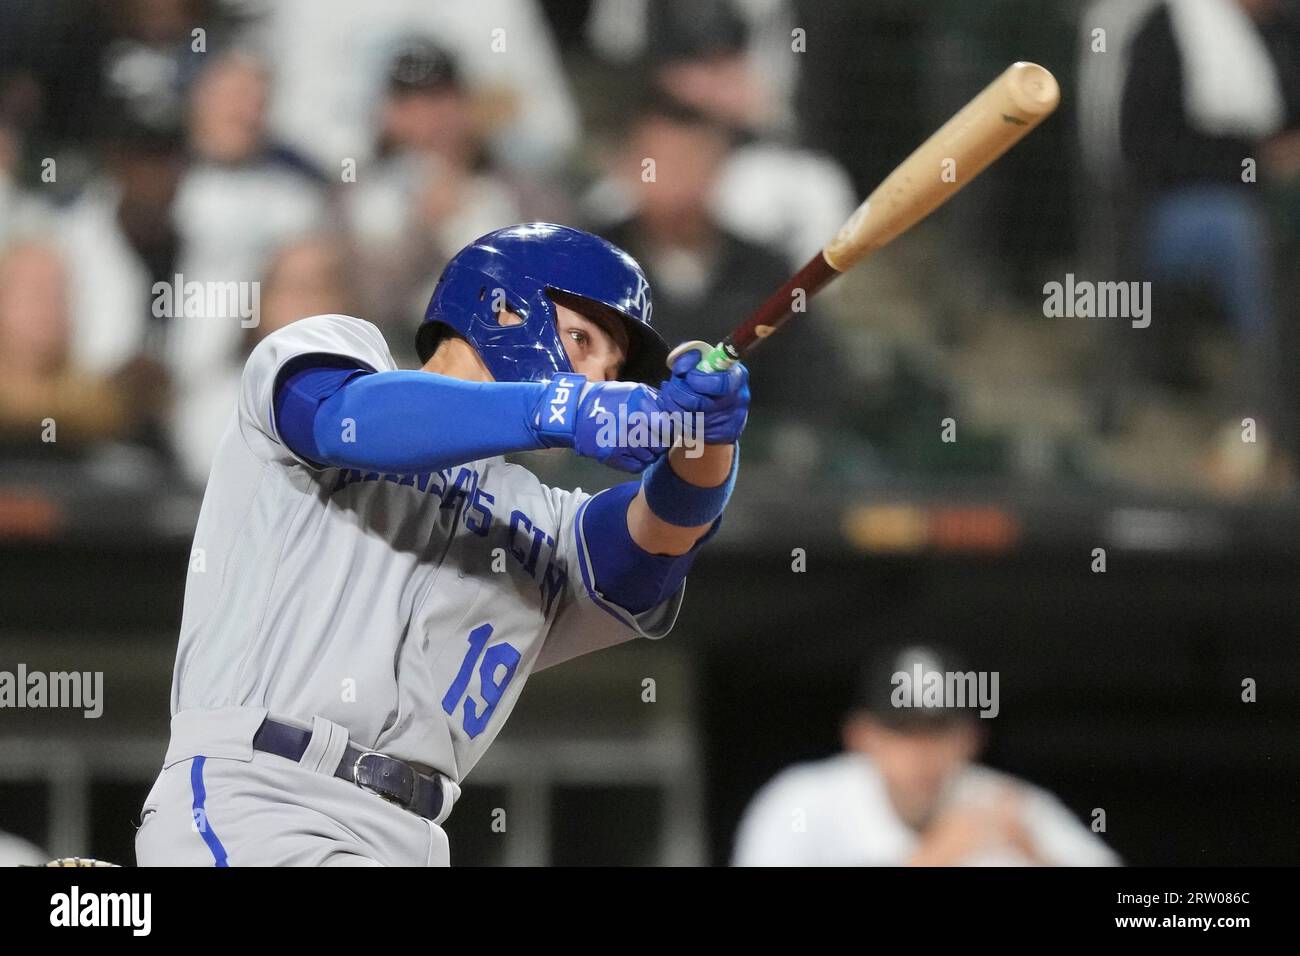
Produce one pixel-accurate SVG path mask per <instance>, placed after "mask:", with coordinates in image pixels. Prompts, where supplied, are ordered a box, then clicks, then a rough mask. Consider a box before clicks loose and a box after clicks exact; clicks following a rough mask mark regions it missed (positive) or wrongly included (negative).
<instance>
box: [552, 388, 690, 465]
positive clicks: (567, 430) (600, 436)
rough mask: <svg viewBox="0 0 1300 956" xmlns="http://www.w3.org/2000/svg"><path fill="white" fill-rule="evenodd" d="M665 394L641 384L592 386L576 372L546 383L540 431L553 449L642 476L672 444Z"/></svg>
mask: <svg viewBox="0 0 1300 956" xmlns="http://www.w3.org/2000/svg"><path fill="white" fill-rule="evenodd" d="M664 411H665V409H664V406H663V403H662V402H661V401H660V398H659V393H658V392H657V391H656V390H655V389H653V388H651V387H650V386H649V385H639V384H637V383H635V382H588V381H587V379H586V376H584V375H578V374H576V373H566V374H563V375H557V376H556V377H555V378H553V379H551V380H550V381H549V382H547V383H546V390H545V391H544V392H543V393H542V399H541V401H540V402H539V403H538V407H537V413H536V417H535V428H536V430H537V433H538V435H539V436H540V437H541V439H542V443H543V445H544V447H547V448H572V449H573V450H574V451H575V452H577V453H578V454H579V455H582V456H583V457H584V458H594V459H595V460H596V461H599V462H601V463H602V464H606V465H609V466H610V467H611V468H617V469H618V470H619V471H629V472H632V473H633V474H640V473H641V472H642V471H644V470H645V469H646V468H648V467H649V466H650V464H651V463H652V462H654V461H655V459H657V458H659V457H660V456H661V455H663V453H664V452H666V451H667V450H668V448H669V447H670V445H671V443H672V434H671V429H669V428H668V427H666V419H665V416H664Z"/></svg>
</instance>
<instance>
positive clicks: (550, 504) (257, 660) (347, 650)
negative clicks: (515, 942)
mask: <svg viewBox="0 0 1300 956" xmlns="http://www.w3.org/2000/svg"><path fill="white" fill-rule="evenodd" d="M310 353H324V354H330V355H336V356H344V357H346V358H348V359H351V360H354V361H355V362H357V363H358V364H359V365H361V366H364V367H366V368H369V369H373V370H375V371H384V370H391V369H394V368H396V365H395V364H394V362H393V357H392V355H391V354H390V353H389V350H388V347H387V345H386V344H385V342H384V339H383V336H382V335H381V334H380V332H379V330H378V329H377V328H375V326H373V325H371V324H370V323H368V322H364V321H361V320H360V319H356V318H352V317H349V316H344V315H321V316H315V317H313V318H308V319H302V320H300V321H298V322H295V323H293V324H292V325H290V326H288V327H286V328H284V329H281V330H280V331H278V332H275V333H274V334H272V335H270V336H268V337H267V338H266V339H265V340H264V341H263V342H261V343H260V344H259V345H258V346H257V348H256V349H255V350H254V351H253V354H252V355H251V356H250V358H249V360H248V363H247V366H246V367H245V370H244V374H243V379H242V383H241V388H240V396H239V406H238V409H237V410H236V412H235V414H234V415H233V417H232V418H231V421H230V424H229V426H228V428H227V429H226V432H225V434H224V436H223V438H222V440H221V444H220V448H219V450H218V452H217V455H216V458H215V462H214V464H213V467H212V472H211V476H210V478H209V481H208V488H207V493H206V495H205V497H204V500H203V507H202V511H201V513H200V516H199V521H198V527H197V530H196V532H195V536H194V553H193V555H192V557H191V571H190V575H189V580H188V583H187V586H186V591H185V609H184V616H183V621H182V627H181V637H180V647H179V650H178V652H177V658H176V668H175V675H174V680H173V685H172V713H173V715H176V714H179V713H186V712H193V711H209V710H214V709H218V708H232V707H236V708H256V709H264V710H266V711H269V712H270V714H272V715H275V716H284V717H291V718H296V719H298V720H301V721H308V722H309V721H311V720H312V718H313V717H318V718H323V719H325V720H328V721H332V722H334V723H335V724H338V725H340V726H342V727H344V728H346V730H347V732H348V735H349V736H350V737H351V739H352V741H353V742H354V743H356V744H357V745H359V746H362V747H368V748H372V749H374V750H378V751H381V752H383V753H387V754H390V755H392V756H394V757H399V758H402V759H405V760H409V761H413V762H416V763H420V764H424V765H426V766H428V767H432V768H434V769H436V770H438V771H440V772H442V773H444V774H446V775H448V776H449V777H450V778H451V779H452V780H454V781H457V782H458V781H460V780H461V779H462V778H463V777H464V776H465V774H467V773H468V772H469V770H470V769H471V768H472V767H473V766H474V764H475V763H476V762H477V761H478V760H479V758H480V757H482V755H483V752H484V751H485V750H486V749H487V747H488V746H489V745H490V744H491V742H492V740H493V739H494V738H495V737H496V735H497V733H498V732H499V731H500V730H501V726H502V724H503V723H505V720H506V717H507V716H508V715H509V713H510V711H511V709H512V708H513V707H514V705H515V701H516V700H517V699H518V697H519V693H520V691H521V690H522V688H523V685H524V682H525V681H526V680H527V678H528V676H529V675H530V674H531V673H532V672H533V671H534V670H537V669H540V668H543V667H548V666H550V665H553V664H557V663H560V662H562V661H565V660H568V659H570V658H573V657H576V656H578V655H580V654H584V653H587V652H589V651H593V650H597V649H599V648H602V647H608V646H610V645H613V644H617V643H619V642H621V641H624V640H627V639H629V638H631V637H635V636H637V635H642V636H646V637H661V636H663V635H664V634H666V633H667V632H668V630H669V629H670V628H671V627H672V625H673V622H674V620H675V618H676V616H677V611H678V608H679V607H680V605H681V597H682V592H681V590H679V591H678V593H677V594H676V595H674V596H673V597H672V598H670V599H669V600H668V601H666V602H664V604H662V605H660V606H659V607H657V608H654V609H652V610H651V611H648V612H646V613H645V614H642V615H640V616H639V617H637V616H633V615H632V614H630V613H628V612H627V611H625V610H623V609H621V608H619V607H618V606H616V605H614V604H613V603H612V602H610V601H608V600H605V599H604V598H603V597H602V596H601V595H600V594H599V593H598V592H597V591H596V590H595V585H594V581H593V580H592V578H591V574H590V561H589V559H588V555H587V551H586V548H587V545H586V542H585V540H584V532H583V524H582V515H583V509H584V505H585V503H586V502H587V501H588V500H589V499H590V496H589V495H587V494H584V493H583V492H582V491H580V490H579V491H572V492H570V491H564V490H561V489H556V488H549V487H547V486H546V485H543V484H542V483H541V481H539V480H538V479H537V477H536V476H534V475H533V474H532V473H531V472H530V471H528V470H527V469H525V468H523V467H520V466H518V465H515V464H511V463H508V462H506V461H505V460H504V459H502V458H491V459H484V460H481V461H472V462H467V463H465V464H463V465H459V466H456V467H453V468H447V469H444V470H442V471H439V472H433V473H430V474H421V475H384V474H377V473H373V472H372V473H369V474H367V473H364V472H360V471H357V470H349V469H339V468H317V467H315V466H313V465H311V464H309V463H308V462H305V461H303V460H301V459H300V458H298V457H297V456H296V455H295V454H294V453H293V452H292V451H290V450H289V448H288V447H287V446H286V445H285V444H284V443H283V442H282V441H281V440H280V438H279V436H278V434H277V430H276V423H275V419H274V415H273V412H272V394H273V390H274V387H275V381H276V377H277V375H278V374H279V373H280V371H281V369H283V368H284V366H285V363H286V362H289V361H290V360H291V359H294V358H295V357H297V356H302V355H305V354H310ZM342 424H343V426H344V427H346V426H347V424H348V423H347V422H346V421H345V422H344V423H342ZM187 716H189V715H188V714H187Z"/></svg>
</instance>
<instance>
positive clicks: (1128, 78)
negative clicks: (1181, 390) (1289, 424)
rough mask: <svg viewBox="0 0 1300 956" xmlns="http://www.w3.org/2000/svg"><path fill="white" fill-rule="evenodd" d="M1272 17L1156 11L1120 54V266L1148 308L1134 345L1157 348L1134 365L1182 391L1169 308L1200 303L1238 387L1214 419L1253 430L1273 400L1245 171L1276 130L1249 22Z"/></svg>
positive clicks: (1258, 231) (1275, 103) (1268, 277)
mask: <svg viewBox="0 0 1300 956" xmlns="http://www.w3.org/2000/svg"><path fill="white" fill-rule="evenodd" d="M1276 9H1277V3H1275V2H1274V0H1198V2H1190V0H1166V2H1163V3H1159V4H1157V5H1156V6H1155V7H1154V8H1153V9H1152V10H1151V11H1150V13H1149V14H1148V15H1147V17H1146V19H1145V20H1144V21H1143V22H1142V24H1141V26H1140V27H1138V28H1137V31H1136V33H1135V35H1134V36H1133V39H1132V40H1131V42H1129V43H1128V44H1127V46H1126V48H1125V50H1124V52H1125V53H1126V55H1127V59H1126V62H1125V64H1124V71H1125V72H1124V85H1123V98H1122V104H1121V114H1120V124H1119V127H1120V146H1121V149H1122V153H1123V158H1124V161H1125V167H1124V168H1125V170H1126V172H1127V179H1128V182H1129V183H1130V184H1131V186H1132V189H1133V194H1134V196H1135V198H1136V209H1135V215H1134V221H1133V223H1132V237H1133V245H1134V247H1135V254H1134V259H1135V263H1136V265H1137V266H1138V268H1139V269H1140V271H1141V274H1142V276H1143V278H1147V277H1149V278H1150V281H1151V282H1152V290H1153V291H1152V297H1153V300H1154V301H1155V303H1156V305H1155V308H1156V310H1157V314H1156V316H1155V318H1154V321H1153V328H1152V333H1153V334H1152V335H1150V336H1148V335H1147V333H1146V332H1143V333H1142V334H1141V336H1140V337H1139V338H1141V339H1143V340H1146V339H1148V338H1149V339H1150V341H1151V343H1152V344H1154V345H1157V346H1158V349H1159V350H1158V352H1157V353H1156V354H1154V355H1152V354H1150V352H1148V354H1147V355H1146V356H1145V358H1146V359H1147V361H1148V362H1149V363H1150V371H1152V372H1153V373H1154V374H1155V375H1156V376H1157V377H1159V378H1160V379H1162V380H1164V381H1166V382H1170V383H1173V384H1179V385H1181V384H1186V383H1188V382H1194V381H1195V379H1194V378H1190V377H1189V371H1188V369H1187V363H1188V361H1189V356H1188V351H1187V343H1188V341H1189V340H1190V338H1191V337H1190V336H1189V335H1188V331H1189V330H1188V328H1187V322H1186V313H1184V316H1181V317H1180V316H1178V315H1176V314H1173V313H1172V312H1171V309H1170V303H1177V302H1179V301H1180V297H1182V300H1183V301H1186V296H1187V294H1188V293H1201V292H1206V293H1208V294H1209V295H1210V296H1211V301H1212V302H1213V304H1214V305H1215V307H1216V308H1217V309H1218V310H1220V312H1221V313H1222V314H1223V315H1225V316H1226V318H1227V319H1228V321H1229V323H1230V326H1231V328H1232V330H1233V331H1234V332H1235V334H1236V336H1237V338H1238V339H1239V341H1240V343H1241V346H1242V356H1243V362H1242V367H1243V372H1242V373H1241V374H1240V375H1239V376H1238V378H1239V380H1240V381H1241V382H1242V385H1241V386H1240V387H1239V391H1238V395H1236V396H1234V398H1235V402H1234V407H1230V408H1225V409H1224V410H1223V418H1224V419H1225V420H1230V421H1233V422H1240V419H1241V418H1242V417H1243V415H1244V416H1249V417H1252V418H1255V419H1256V420H1258V421H1259V422H1260V423H1261V425H1262V426H1263V430H1265V431H1266V433H1271V432H1272V430H1273V429H1275V428H1276V427H1277V421H1278V403H1279V386H1278V383H1279V369H1278V366H1277V360H1278V329H1277V323H1276V318H1275V315H1276V309H1275V302H1274V284H1273V275H1272V268H1271V259H1272V252H1271V241H1270V236H1269V229H1268V223H1267V219H1266V216H1265V214H1264V209H1263V205H1262V202H1261V195H1260V194H1261V190H1260V187H1259V186H1258V185H1256V183H1255V177H1254V176H1251V177H1249V178H1248V177H1247V174H1246V171H1245V166H1246V164H1247V163H1253V162H1258V159H1259V157H1260V155H1261V146H1262V143H1263V141H1264V140H1265V139H1266V138H1267V137H1270V136H1272V135H1273V134H1275V133H1277V132H1278V131H1279V130H1280V129H1281V128H1282V126H1283V123H1284V121H1285V109H1284V102H1283V97H1282V83H1281V79H1280V77H1279V75H1278V70H1277V66H1276V64H1275V62H1274V60H1273V58H1272V56H1271V55H1270V53H1269V50H1268V48H1267V46H1266V45H1265V43H1264V42H1263V39H1262V37H1261V35H1260V32H1259V30H1258V28H1257V26H1256V24H1255V23H1254V22H1253V19H1252V18H1259V19H1265V18H1268V17H1269V16H1271V15H1272V13H1273V12H1274V11H1275V10H1276ZM1256 175H1257V174H1256ZM1161 301H1163V302H1164V303H1166V305H1165V308H1164V309H1163V310H1161V306H1160V304H1159V303H1160V302H1161ZM1143 344H1145V341H1144V343H1143ZM1236 428H1237V429H1238V430H1239V428H1240V426H1239V425H1237V426H1236ZM1270 437H1271V434H1270ZM1237 444H1238V445H1240V444H1241V443H1240V442H1238V443H1237ZM1262 444H1263V443H1261V446H1262ZM1247 450H1249V449H1247Z"/></svg>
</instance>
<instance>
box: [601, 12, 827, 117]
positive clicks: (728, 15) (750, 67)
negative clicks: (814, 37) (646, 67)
mask: <svg viewBox="0 0 1300 956" xmlns="http://www.w3.org/2000/svg"><path fill="white" fill-rule="evenodd" d="M796 25H799V26H803V25H805V24H804V23H803V21H802V20H797V18H796V17H795V13H794V10H793V9H792V4H791V2H790V0H704V2H700V0H593V3H592V4H591V10H590V13H589V14H588V17H587V25H586V33H587V40H588V42H589V43H590V45H591V47H592V49H594V50H595V51H596V53H597V54H599V55H600V56H601V57H603V58H604V59H605V60H608V61H610V62H613V63H620V64H628V63H633V62H636V61H638V60H642V59H646V58H649V59H650V60H652V61H660V60H663V59H665V58H668V59H671V58H674V57H676V56H678V55H682V54H685V53H686V52H687V50H688V48H695V49H697V50H698V49H700V48H702V47H703V48H708V47H715V48H716V49H721V48H723V47H727V48H732V49H734V48H736V47H737V45H743V47H744V51H743V52H744V62H743V64H741V63H733V64H719V65H720V66H722V67H723V68H724V69H729V70H732V71H733V72H734V73H736V74H737V75H736V76H735V77H734V79H735V80H737V81H738V85H737V86H736V88H735V89H734V90H731V91H727V90H712V91H706V92H707V95H708V96H709V97H710V98H719V97H727V98H729V99H731V101H732V102H733V103H734V104H736V106H737V107H739V109H738V113H741V114H743V115H744V117H745V122H744V124H743V125H745V126H751V125H756V126H760V127H762V128H763V129H765V130H769V131H774V130H777V129H781V130H785V129H789V128H790V127H791V126H792V125H793V124H792V122H791V118H792V112H791V105H790V104H791V100H792V98H793V92H794V84H795V79H796V76H797V72H798V71H797V65H798V63H799V58H798V57H796V56H792V55H791V53H792V52H793V51H792V50H791V43H792V40H793V37H792V35H791V33H792V30H793V29H794V28H795V26H796ZM719 43H721V46H719V45H718V44H719ZM689 72H690V71H688V70H683V71H679V72H678V73H677V74H675V77H680V81H681V82H680V85H679V89H680V90H681V92H682V93H683V94H686V97H685V98H689V87H691V86H693V85H697V81H699V80H704V79H706V77H704V76H703V74H701V73H695V74H694V75H693V76H692V75H688V74H689ZM742 72H743V73H744V74H746V75H745V76H743V77H741V76H739V75H738V74H740V73H742ZM756 80H757V82H756ZM696 105H699V104H696Z"/></svg>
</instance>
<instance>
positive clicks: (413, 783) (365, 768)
mask: <svg viewBox="0 0 1300 956" xmlns="http://www.w3.org/2000/svg"><path fill="white" fill-rule="evenodd" d="M311 734H312V732H311V731H310V730H300V729H299V728H297V727H291V726H289V725H288V724H282V723H280V722H279V721H276V720H272V719H271V718H269V717H268V718H266V720H264V721H262V726H261V727H259V728H257V733H256V734H255V735H254V736H253V749H254V750H260V751H262V752H263V753H268V754H275V755H276V756H277V757H284V758H286V759H288V760H292V761H294V762H295V763H296V762H299V761H301V760H302V755H303V754H305V753H306V752H307V744H308V743H310V742H311ZM334 776H336V777H338V778H339V779H340V780H346V781H347V782H348V783H353V784H356V785H357V786H358V787H360V788H361V789H362V790H369V791H370V792H371V793H377V794H379V796H381V797H383V798H384V799H385V800H389V801H391V802H392V803H395V804H397V805H398V806H399V807H402V808H403V809H405V810H410V811H411V812H412V813H416V814H419V815H420V816H422V817H424V818H425V819H426V820H436V819H438V814H439V813H441V812H442V784H441V783H440V782H439V780H438V775H437V774H434V775H432V776H430V775H429V774H425V773H420V771H418V770H416V769H415V768H414V767H412V766H411V765H410V764H409V763H406V762H405V761H402V760H398V759H397V758H396V757H389V756H387V755H385V754H381V753H376V752H375V751H373V750H362V749H361V748H360V747H354V746H352V745H351V744H348V746H347V749H346V750H344V751H343V759H342V760H340V761H339V765H338V766H337V767H335V768H334Z"/></svg>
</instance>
